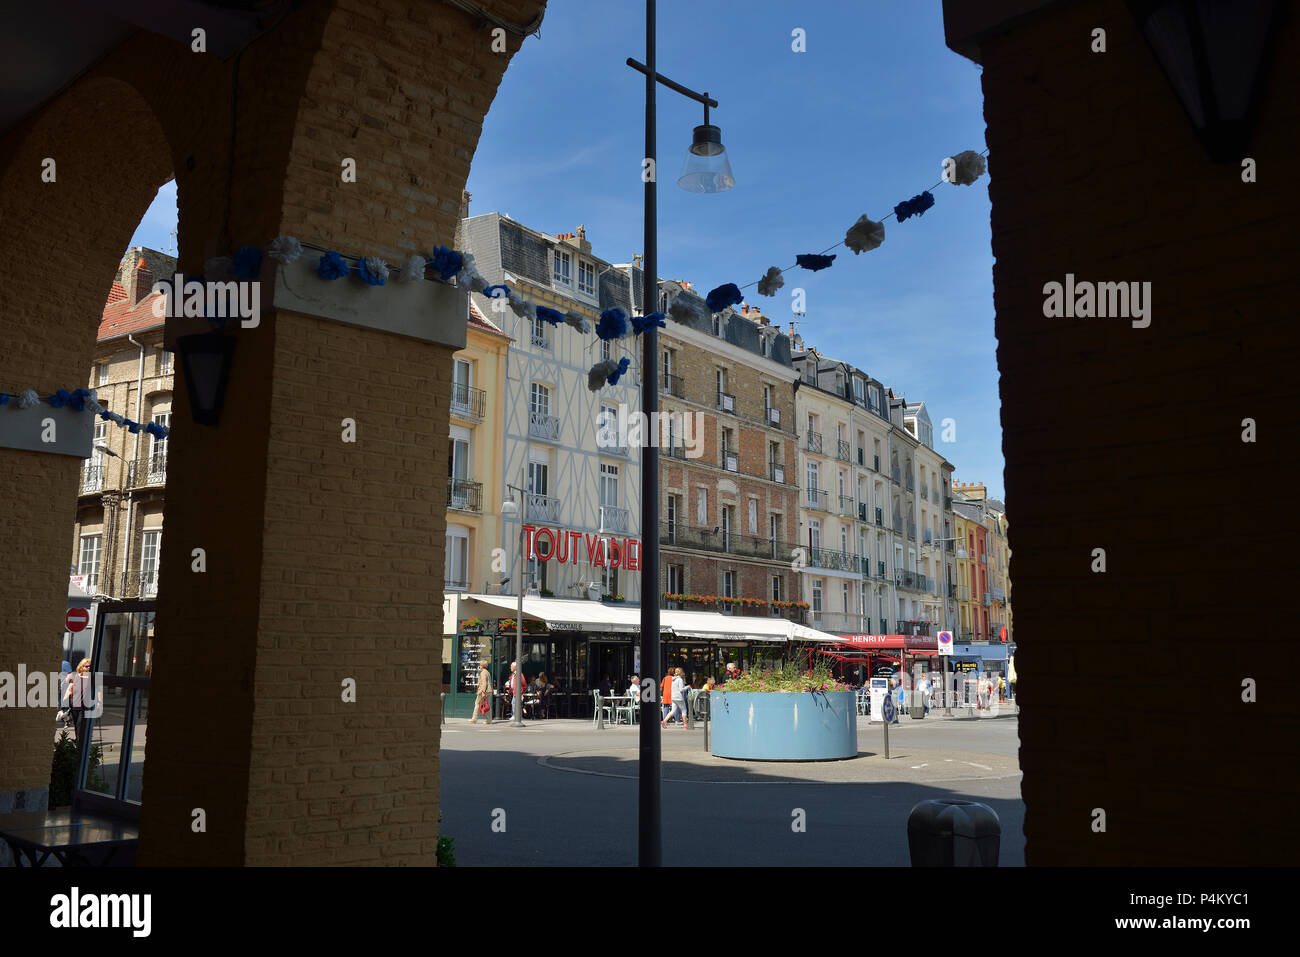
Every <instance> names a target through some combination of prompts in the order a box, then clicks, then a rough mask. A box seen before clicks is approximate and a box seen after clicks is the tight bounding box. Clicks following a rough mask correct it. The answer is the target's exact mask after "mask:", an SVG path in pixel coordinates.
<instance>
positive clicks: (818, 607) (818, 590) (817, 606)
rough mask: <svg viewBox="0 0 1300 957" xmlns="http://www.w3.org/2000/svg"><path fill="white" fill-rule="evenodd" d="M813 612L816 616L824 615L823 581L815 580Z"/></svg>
mask: <svg viewBox="0 0 1300 957" xmlns="http://www.w3.org/2000/svg"><path fill="white" fill-rule="evenodd" d="M812 611H813V614H814V615H820V614H821V613H822V580H821V579H820V578H814V579H813V583H812Z"/></svg>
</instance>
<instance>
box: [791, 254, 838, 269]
mask: <svg viewBox="0 0 1300 957" xmlns="http://www.w3.org/2000/svg"><path fill="white" fill-rule="evenodd" d="M834 261H835V257H834V256H833V255H831V256H822V255H818V254H817V253H802V254H800V255H798V256H795V257H794V264H795V265H796V266H802V267H803V268H804V269H809V270H812V271H813V272H816V271H817V270H818V269H825V268H826V267H827V266H829V265H830V264H831V263H833V262H834Z"/></svg>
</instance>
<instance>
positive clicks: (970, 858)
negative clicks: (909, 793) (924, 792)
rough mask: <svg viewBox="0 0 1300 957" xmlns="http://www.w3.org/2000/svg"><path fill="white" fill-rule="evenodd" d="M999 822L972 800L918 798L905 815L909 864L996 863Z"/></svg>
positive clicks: (991, 865)
mask: <svg viewBox="0 0 1300 957" xmlns="http://www.w3.org/2000/svg"><path fill="white" fill-rule="evenodd" d="M1001 843H1002V822H1001V821H999V820H998V815H997V812H996V811H994V810H993V808H991V807H989V806H988V805H987V804H980V803H978V802H976V801H946V800H931V801H922V802H921V803H920V804H917V805H916V806H915V807H913V808H912V810H911V813H909V814H908V815H907V847H908V850H909V852H910V853H911V857H912V866H913V867H997V866H998V851H999V848H1000V847H1001Z"/></svg>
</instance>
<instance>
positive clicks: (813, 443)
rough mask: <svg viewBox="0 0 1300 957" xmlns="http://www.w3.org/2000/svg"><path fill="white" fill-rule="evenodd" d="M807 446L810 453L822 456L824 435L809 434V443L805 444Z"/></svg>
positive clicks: (818, 433) (817, 433)
mask: <svg viewBox="0 0 1300 957" xmlns="http://www.w3.org/2000/svg"><path fill="white" fill-rule="evenodd" d="M805 446H806V448H807V449H808V451H809V452H816V453H817V454H818V455H821V454H822V434H821V433H820V432H809V433H808V441H807V442H806V443H805Z"/></svg>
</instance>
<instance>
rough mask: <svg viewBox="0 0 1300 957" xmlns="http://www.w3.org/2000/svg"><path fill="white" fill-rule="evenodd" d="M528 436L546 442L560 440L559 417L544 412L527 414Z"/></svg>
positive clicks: (530, 411)
mask: <svg viewBox="0 0 1300 957" xmlns="http://www.w3.org/2000/svg"><path fill="white" fill-rule="evenodd" d="M528 434H529V435H530V436H532V437H533V438H535V439H544V440H546V441H548V442H558V441H559V440H560V417H559V416H558V415H550V414H549V413H546V412H535V411H532V410H529V412H528Z"/></svg>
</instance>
